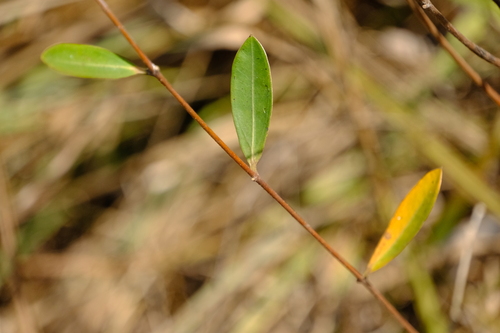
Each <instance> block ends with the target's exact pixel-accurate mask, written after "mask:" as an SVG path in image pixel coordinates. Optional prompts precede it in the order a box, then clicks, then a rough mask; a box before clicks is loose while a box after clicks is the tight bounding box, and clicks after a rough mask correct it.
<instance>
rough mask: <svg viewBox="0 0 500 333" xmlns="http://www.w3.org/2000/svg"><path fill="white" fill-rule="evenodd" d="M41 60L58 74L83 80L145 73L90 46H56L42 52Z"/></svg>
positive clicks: (116, 77)
mask: <svg viewBox="0 0 500 333" xmlns="http://www.w3.org/2000/svg"><path fill="white" fill-rule="evenodd" d="M41 59H42V61H43V62H44V63H45V64H46V65H47V66H49V67H50V68H52V69H54V70H56V71H58V72H61V73H63V74H66V75H70V76H76V77H83V78H92V79H120V78H124V77H128V76H132V75H136V74H144V73H145V72H144V71H143V70H141V69H139V68H137V67H135V66H134V65H133V64H132V63H130V62H128V61H127V60H125V59H123V58H122V57H120V56H118V55H116V54H114V53H113V52H111V51H109V50H106V49H103V48H102V47H97V46H92V45H81V44H66V43H62V44H56V45H53V46H50V47H48V48H47V49H46V50H45V51H43V53H42V55H41Z"/></svg>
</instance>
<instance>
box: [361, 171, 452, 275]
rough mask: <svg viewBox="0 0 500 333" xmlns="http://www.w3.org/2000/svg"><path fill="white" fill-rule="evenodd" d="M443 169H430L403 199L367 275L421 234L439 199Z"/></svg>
mask: <svg viewBox="0 0 500 333" xmlns="http://www.w3.org/2000/svg"><path fill="white" fill-rule="evenodd" d="M442 177H443V172H442V170H441V169H435V170H432V171H430V172H428V173H427V174H426V175H425V176H424V177H423V178H422V179H421V180H420V181H419V182H418V183H417V185H415V186H414V187H413V188H412V189H411V190H410V192H409V193H408V194H407V195H406V197H405V198H404V199H403V201H402V202H401V204H400V205H399V207H398V209H397V210H396V213H394V216H393V217H392V219H391V221H390V222H389V226H388V227H387V229H386V230H385V232H384V235H383V236H382V238H381V239H380V241H379V243H378V245H377V247H376V249H375V251H374V253H373V255H372V257H371V259H370V261H369V263H368V268H367V269H366V272H365V274H364V275H365V276H366V275H368V274H370V273H371V272H374V271H376V270H378V269H380V268H382V267H383V266H385V265H386V264H388V263H389V262H390V261H391V260H392V259H394V258H395V257H396V256H397V255H398V254H400V253H401V251H403V249H404V248H405V247H406V245H408V243H409V242H410V241H411V240H412V239H413V238H414V237H415V235H416V234H417V233H418V231H419V230H420V228H421V227H422V224H423V223H424V221H425V220H426V219H427V217H428V216H429V214H430V212H431V210H432V207H433V206H434V203H435V202H436V198H437V195H438V193H439V189H440V187H441V180H442Z"/></svg>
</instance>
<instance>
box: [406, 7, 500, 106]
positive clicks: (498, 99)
mask: <svg viewBox="0 0 500 333" xmlns="http://www.w3.org/2000/svg"><path fill="white" fill-rule="evenodd" d="M406 2H407V3H408V5H409V6H410V7H411V9H412V10H413V12H414V13H415V14H416V15H417V16H418V17H419V18H420V20H421V21H422V22H423V24H424V25H425V26H426V27H427V30H429V32H430V33H431V35H432V36H433V37H434V38H436V40H437V41H438V42H439V44H441V46H442V47H443V49H445V50H446V52H448V53H449V54H450V56H451V57H452V58H453V60H455V62H456V63H457V65H458V66H460V67H461V68H462V70H463V71H464V72H465V73H466V74H467V75H468V76H469V77H470V78H471V79H472V81H473V82H474V83H475V84H476V85H477V86H479V87H481V88H482V89H483V90H484V92H485V93H486V95H488V96H489V97H490V98H491V100H492V101H493V102H495V103H496V104H497V105H498V106H500V95H499V94H498V92H497V91H496V90H495V89H494V88H493V87H492V86H491V85H490V84H489V83H488V82H486V81H484V80H483V78H481V76H480V75H479V74H478V73H477V72H476V71H475V70H474V69H473V68H472V67H471V66H470V65H469V64H468V63H467V62H466V61H465V60H464V58H462V56H461V55H460V54H458V52H457V51H455V49H454V48H453V46H451V44H450V43H449V42H448V40H447V39H446V38H445V37H444V36H443V35H442V34H441V33H440V32H439V30H438V29H437V28H436V26H435V25H434V23H432V21H431V19H430V18H429V17H428V16H427V14H426V12H425V11H424V10H423V9H422V8H421V7H420V5H425V4H426V2H425V1H422V0H406ZM433 7H434V6H433ZM434 8H435V7H434ZM459 41H461V42H462V40H460V39H459ZM472 51H473V50H472Z"/></svg>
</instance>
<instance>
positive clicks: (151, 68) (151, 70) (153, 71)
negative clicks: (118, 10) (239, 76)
mask: <svg viewBox="0 0 500 333" xmlns="http://www.w3.org/2000/svg"><path fill="white" fill-rule="evenodd" d="M96 2H97V3H98V4H99V5H100V6H101V8H102V10H103V11H104V12H105V13H106V15H107V16H108V17H109V18H110V19H111V21H112V22H113V23H114V24H115V25H116V27H117V28H118V29H119V30H120V32H121V33H122V35H123V36H124V37H125V38H126V39H127V40H128V41H129V43H130V45H131V46H132V47H133V48H134V50H135V51H136V52H137V53H138V54H139V57H140V58H141V59H142V61H143V62H144V64H145V65H146V66H147V67H148V71H147V74H149V75H152V76H154V77H155V78H156V79H157V80H158V81H160V83H161V84H162V85H163V86H165V88H167V90H168V91H169V92H170V93H171V94H172V95H173V96H174V98H175V99H176V100H177V101H178V102H179V103H180V104H181V105H182V107H184V109H185V110H186V111H187V113H189V115H190V116H191V117H193V119H194V120H195V121H196V122H197V123H198V124H199V125H200V126H201V127H202V128H203V129H204V130H205V131H206V132H207V134H208V135H209V136H210V137H211V138H212V139H213V140H214V141H215V142H217V144H218V145H219V146H220V147H221V148H222V149H223V150H224V151H225V152H226V153H227V154H228V155H229V157H231V159H232V160H233V161H235V162H236V163H237V164H238V165H239V166H240V167H241V168H242V169H243V170H244V171H245V172H246V173H247V174H248V175H249V176H250V177H251V178H252V180H253V181H254V182H256V183H257V184H259V185H260V186H261V187H262V188H263V189H264V190H265V191H266V192H267V193H268V194H269V195H270V196H271V197H272V198H273V199H274V200H276V202H278V203H279V204H280V205H281V206H282V207H283V208H284V209H285V210H286V211H287V212H288V213H289V214H290V215H291V216H292V217H293V218H294V219H295V220H296V221H297V222H298V223H299V224H300V225H301V226H302V227H303V228H304V229H306V231H307V232H309V233H310V234H311V235H312V236H313V237H314V238H315V239H316V240H317V241H318V242H319V243H320V244H321V245H322V246H323V247H324V248H325V249H326V250H327V251H328V252H329V253H330V254H331V255H332V256H333V257H334V258H335V259H337V260H338V261H339V262H340V263H341V264H342V265H343V266H344V267H345V268H346V269H347V270H348V271H349V272H351V274H352V275H354V276H355V277H356V279H357V281H358V282H359V283H361V284H362V285H363V286H364V287H365V288H366V289H367V290H368V291H369V292H370V293H371V294H372V295H373V296H374V297H375V298H376V299H377V300H378V301H379V302H380V303H381V304H382V305H384V306H385V308H386V309H387V310H388V311H389V312H390V313H391V314H392V316H393V317H394V318H395V319H396V320H397V321H398V322H399V323H400V324H401V325H402V326H403V327H404V328H405V329H406V330H407V331H408V332H410V333H418V331H417V330H416V329H415V328H414V327H413V326H412V325H411V324H410V323H409V322H408V321H407V320H406V319H405V318H404V317H403V316H402V315H401V314H400V313H399V312H398V310H396V308H394V306H393V305H392V304H391V303H390V302H389V301H388V300H387V299H386V298H385V297H384V295H382V293H381V292H380V291H379V290H377V289H376V288H375V287H374V286H373V285H372V284H371V283H370V282H369V281H368V280H367V279H366V278H365V277H364V276H363V275H362V274H361V273H360V272H359V271H358V270H357V269H356V268H354V266H352V265H351V264H350V263H349V262H348V261H347V260H346V259H345V258H343V257H342V256H341V255H340V254H339V253H338V252H337V251H335V250H334V249H333V248H332V247H331V246H330V245H329V244H328V243H327V242H326V241H325V240H324V239H323V238H322V237H321V236H320V235H319V234H318V233H317V232H316V231H315V230H314V229H313V228H312V227H311V226H310V225H309V223H307V222H306V221H305V220H304V219H303V218H302V217H301V216H300V215H299V214H298V213H297V212H296V211H295V210H294V209H293V208H292V207H291V206H290V205H289V204H288V203H287V202H286V201H285V200H284V199H283V198H282V197H281V196H280V195H279V194H278V193H277V192H276V191H275V190H274V189H273V188H271V187H270V186H269V185H268V184H267V183H266V182H265V181H264V180H263V179H262V178H260V176H259V174H258V173H257V172H255V171H253V170H252V169H250V167H249V166H248V165H247V164H246V163H245V162H244V161H243V160H242V159H241V158H240V157H239V156H238V155H236V153H235V152H234V151H233V150H232V149H231V148H229V146H227V145H226V143H225V142H224V141H222V139H221V138H220V137H219V136H218V135H217V134H216V133H215V132H214V131H213V130H212V129H211V128H210V127H209V126H208V125H207V124H206V123H205V121H204V120H203V119H202V118H201V117H200V116H199V115H198V114H197V113H196V112H195V111H194V110H193V108H192V107H191V106H190V105H189V104H188V103H187V102H186V101H185V100H184V98H182V96H180V95H179V93H177V91H176V90H175V89H174V88H173V87H172V85H171V84H170V83H169V82H168V80H167V79H166V78H165V77H164V76H163V74H162V73H161V72H160V70H159V68H158V66H156V65H155V64H153V62H152V61H151V60H150V59H149V58H148V56H147V55H146V54H145V53H144V52H143V51H142V50H141V49H140V47H139V46H138V45H137V44H136V43H135V41H134V40H133V39H132V37H131V36H130V34H129V33H128V32H127V31H126V29H125V28H124V26H123V25H122V23H121V22H120V21H119V20H118V18H117V17H116V16H115V15H114V13H113V12H112V11H111V9H110V8H109V7H108V6H107V4H106V2H105V1H104V0H96Z"/></svg>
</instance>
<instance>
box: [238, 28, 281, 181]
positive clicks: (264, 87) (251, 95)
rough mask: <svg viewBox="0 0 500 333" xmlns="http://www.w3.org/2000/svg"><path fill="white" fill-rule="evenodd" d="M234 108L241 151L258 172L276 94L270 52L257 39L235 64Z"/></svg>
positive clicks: (252, 39)
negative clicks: (273, 89)
mask: <svg viewBox="0 0 500 333" xmlns="http://www.w3.org/2000/svg"><path fill="white" fill-rule="evenodd" d="M231 106H232V111H233V120H234V125H235V127H236V132H237V134H238V141H239V143H240V147H241V150H242V151H243V154H244V155H245V158H246V159H247V161H248V164H249V165H250V168H252V169H253V170H254V171H257V162H258V161H259V159H260V157H261V155H262V151H263V150H264V144H265V142H266V137H267V133H268V130H269V122H270V119H271V111H272V106H273V94H272V83H271V70H270V68H269V62H268V60H267V55H266V52H265V51H264V48H263V47H262V45H261V44H260V43H259V41H258V40H257V39H256V38H255V37H253V36H250V37H248V39H247V40H246V41H245V43H243V45H242V46H241V48H240V49H239V50H238V53H236V57H235V59H234V62H233V68H232V73H231Z"/></svg>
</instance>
